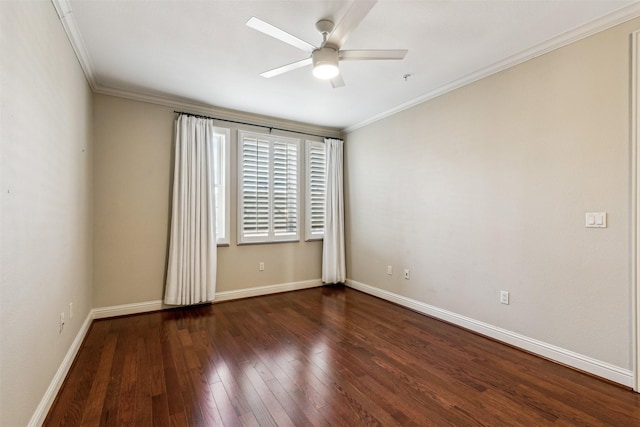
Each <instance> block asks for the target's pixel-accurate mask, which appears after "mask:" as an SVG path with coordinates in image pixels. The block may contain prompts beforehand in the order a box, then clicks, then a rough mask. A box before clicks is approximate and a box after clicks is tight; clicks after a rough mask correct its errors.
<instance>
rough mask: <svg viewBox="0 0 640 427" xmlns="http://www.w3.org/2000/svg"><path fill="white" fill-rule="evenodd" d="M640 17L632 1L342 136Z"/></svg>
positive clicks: (639, 5) (370, 119)
mask: <svg viewBox="0 0 640 427" xmlns="http://www.w3.org/2000/svg"><path fill="white" fill-rule="evenodd" d="M639 16H640V2H638V1H635V2H633V3H632V4H630V5H627V6H624V7H622V8H620V9H618V10H616V11H614V12H612V13H610V14H608V15H605V16H603V17H601V18H598V19H595V20H593V21H591V22H589V23H587V24H584V25H581V26H579V27H576V28H574V29H573V30H570V31H567V32H565V33H563V34H560V35H558V36H556V37H554V38H552V39H549V40H547V41H545V42H542V43H539V44H537V45H535V46H532V47H530V48H529V49H526V50H524V51H522V52H519V53H517V54H515V55H512V56H509V57H508V58H505V59H503V60H501V61H498V62H496V63H494V64H491V65H489V66H487V67H485V68H481V69H480V70H478V71H475V72H473V73H471V74H467V75H466V76H464V77H461V78H459V79H457V80H454V81H452V82H450V83H447V84H445V85H443V86H440V87H438V88H436V89H434V90H432V91H430V92H427V93H425V94H424V95H421V96H419V97H417V98H414V99H412V100H410V101H407V102H405V103H403V104H400V105H398V106H397V107H394V108H392V109H390V110H387V111H384V112H382V113H380V114H377V115H375V116H373V117H370V118H368V119H365V120H363V121H361V122H359V123H356V124H354V125H352V126H349V127H347V128H345V129H343V130H342V132H343V134H348V133H350V132H353V131H355V130H357V129H360V128H362V127H364V126H367V125H370V124H372V123H375V122H377V121H379V120H382V119H384V118H386V117H389V116H392V115H394V114H397V113H399V112H401V111H404V110H407V109H409V108H411V107H415V106H416V105H419V104H422V103H423V102H426V101H429V100H431V99H434V98H437V97H439V96H442V95H444V94H446V93H448V92H451V91H454V90H456V89H459V88H461V87H463V86H466V85H468V84H471V83H473V82H476V81H478V80H481V79H483V78H485V77H489V76H491V75H493V74H496V73H499V72H500V71H504V70H506V69H508V68H511V67H514V66H516V65H519V64H522V63H523V62H526V61H529V60H531V59H533V58H536V57H538V56H541V55H544V54H546V53H549V52H552V51H554V50H556V49H559V48H561V47H563V46H567V45H569V44H571V43H574V42H576V41H578V40H582V39H584V38H587V37H589V36H591V35H593V34H596V33H599V32H601V31H604V30H607V29H609V28H611V27H614V26H616V25H619V24H622V23H624V22H627V21H629V20H631V19H633V18H637V17H639Z"/></svg>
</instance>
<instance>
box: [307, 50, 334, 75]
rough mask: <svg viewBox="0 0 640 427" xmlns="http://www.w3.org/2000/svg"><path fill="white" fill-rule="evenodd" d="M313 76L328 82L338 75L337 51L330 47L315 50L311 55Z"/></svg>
mask: <svg viewBox="0 0 640 427" xmlns="http://www.w3.org/2000/svg"><path fill="white" fill-rule="evenodd" d="M311 59H312V61H313V75H314V76H315V77H317V78H319V79H322V80H329V79H332V78H334V77H335V76H337V75H338V73H339V70H338V51H337V50H335V49H333V48H330V47H322V48H320V49H316V50H314V51H313V53H312V54H311Z"/></svg>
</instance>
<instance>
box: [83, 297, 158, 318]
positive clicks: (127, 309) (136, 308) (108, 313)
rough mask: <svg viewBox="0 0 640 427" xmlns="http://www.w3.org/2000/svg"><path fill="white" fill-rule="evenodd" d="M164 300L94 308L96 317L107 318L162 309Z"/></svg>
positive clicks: (93, 311) (94, 316)
mask: <svg viewBox="0 0 640 427" xmlns="http://www.w3.org/2000/svg"><path fill="white" fill-rule="evenodd" d="M163 307H164V306H163V305H162V300H157V301H145V302H136V303H133V304H122V305H112V306H109V307H98V308H94V309H93V310H92V313H93V318H94V319H105V318H107V317H116V316H126V315H127V314H138V313H146V312H148V311H157V310H162V308H163Z"/></svg>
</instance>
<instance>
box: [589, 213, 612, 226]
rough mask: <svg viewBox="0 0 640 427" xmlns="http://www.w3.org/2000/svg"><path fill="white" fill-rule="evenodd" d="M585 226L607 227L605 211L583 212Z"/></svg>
mask: <svg viewBox="0 0 640 427" xmlns="http://www.w3.org/2000/svg"><path fill="white" fill-rule="evenodd" d="M585 227H587V228H607V213H606V212H587V213H586V214H585Z"/></svg>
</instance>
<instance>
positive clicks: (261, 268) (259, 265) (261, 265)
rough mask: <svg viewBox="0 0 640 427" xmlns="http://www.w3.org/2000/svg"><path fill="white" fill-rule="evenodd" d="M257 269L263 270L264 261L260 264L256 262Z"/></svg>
mask: <svg viewBox="0 0 640 427" xmlns="http://www.w3.org/2000/svg"><path fill="white" fill-rule="evenodd" d="M258 270H260V271H264V262H261V263H260V264H258Z"/></svg>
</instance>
